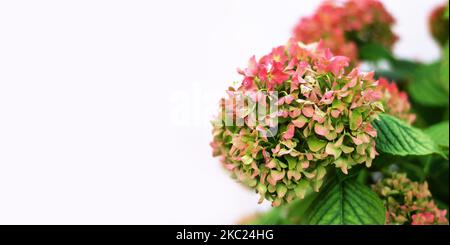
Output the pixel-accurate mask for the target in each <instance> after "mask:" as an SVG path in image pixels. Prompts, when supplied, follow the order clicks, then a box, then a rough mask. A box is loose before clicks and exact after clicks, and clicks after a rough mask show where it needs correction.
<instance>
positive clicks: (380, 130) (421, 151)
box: [372, 114, 442, 156]
mask: <svg viewBox="0 0 450 245" xmlns="http://www.w3.org/2000/svg"><path fill="white" fill-rule="evenodd" d="M372 124H373V126H374V127H375V129H376V130H377V137H376V139H375V143H376V147H377V150H378V151H379V152H383V153H388V154H392V155H398V156H407V155H429V154H433V153H436V154H441V155H442V152H441V150H440V149H439V147H438V146H437V145H436V144H435V143H434V141H433V140H432V139H431V138H430V137H429V136H428V135H427V134H425V133H424V132H423V131H422V130H420V129H417V128H414V127H412V126H410V125H408V124H406V123H405V122H403V121H401V120H400V119H397V118H395V117H393V116H390V115H387V114H380V118H379V120H374V121H373V123H372Z"/></svg>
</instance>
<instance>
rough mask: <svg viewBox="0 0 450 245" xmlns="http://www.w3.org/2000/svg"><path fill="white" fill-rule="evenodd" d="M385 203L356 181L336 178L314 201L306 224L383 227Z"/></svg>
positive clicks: (309, 209)
mask: <svg viewBox="0 0 450 245" xmlns="http://www.w3.org/2000/svg"><path fill="white" fill-rule="evenodd" d="M385 213H386V211H385V208H384V205H383V202H382V201H381V200H380V199H379V198H378V197H377V195H376V194H375V193H373V192H372V191H371V190H370V189H369V188H368V187H366V186H365V185H363V184H361V183H359V182H358V181H356V179H355V178H352V179H345V180H343V181H339V180H338V179H337V178H334V179H333V180H332V181H330V182H329V183H328V184H327V185H326V186H325V187H324V188H323V189H322V191H321V192H320V193H319V195H318V196H317V197H316V198H315V199H314V201H313V202H312V203H311V205H310V206H309V208H308V210H307V211H306V214H307V217H306V220H305V223H306V224H311V225H312V224H314V225H316V224H317V225H362V224H364V225H369V224H371V225H382V224H384V222H385V217H386V216H385Z"/></svg>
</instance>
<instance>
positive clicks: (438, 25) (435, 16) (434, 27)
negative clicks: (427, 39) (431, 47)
mask: <svg viewBox="0 0 450 245" xmlns="http://www.w3.org/2000/svg"><path fill="white" fill-rule="evenodd" d="M446 9H447V5H446V4H444V5H441V6H438V7H437V8H435V9H434V10H433V11H432V12H431V15H430V17H429V20H428V25H429V28H430V32H431V35H432V36H433V38H434V40H436V42H437V43H439V45H441V46H444V45H445V44H446V43H447V41H448V28H449V26H448V20H447V19H445V18H444V15H445V11H446Z"/></svg>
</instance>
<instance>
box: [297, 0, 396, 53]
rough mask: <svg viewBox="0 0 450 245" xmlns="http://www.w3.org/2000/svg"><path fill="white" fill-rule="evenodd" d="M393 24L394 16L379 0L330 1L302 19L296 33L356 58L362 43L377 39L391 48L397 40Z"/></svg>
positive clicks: (336, 51) (302, 37)
mask: <svg viewBox="0 0 450 245" xmlns="http://www.w3.org/2000/svg"><path fill="white" fill-rule="evenodd" d="M393 24H394V18H393V17H392V16H391V15H390V14H389V13H388V12H387V11H386V9H385V8H384V7H383V5H382V4H381V3H380V2H379V1H376V0H349V1H347V2H345V3H342V4H340V3H337V2H335V1H327V2H324V3H323V4H322V5H321V6H319V8H318V9H317V10H316V12H315V14H313V15H312V16H310V17H305V18H302V19H301V20H300V21H299V23H298V24H297V26H296V27H295V28H294V33H293V37H294V38H296V39H297V40H298V41H301V42H304V43H310V42H316V41H318V40H323V41H324V42H325V45H326V46H327V47H329V48H330V49H331V51H332V52H333V53H334V54H336V55H344V56H347V57H349V58H350V59H351V60H352V61H356V60H357V58H358V46H360V45H361V44H365V43H377V44H379V45H382V46H384V47H385V48H386V49H388V50H390V49H391V47H392V45H393V44H394V43H395V42H396V40H397V36H396V35H395V34H394V33H393V32H392V30H391V27H392V25H393Z"/></svg>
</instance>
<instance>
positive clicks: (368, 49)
mask: <svg viewBox="0 0 450 245" xmlns="http://www.w3.org/2000/svg"><path fill="white" fill-rule="evenodd" d="M359 57H360V59H362V60H367V61H378V60H392V59H393V58H392V54H391V52H390V51H389V50H387V49H386V48H385V47H383V46H382V45H380V44H377V43H365V44H363V45H362V46H361V47H360V48H359Z"/></svg>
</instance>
